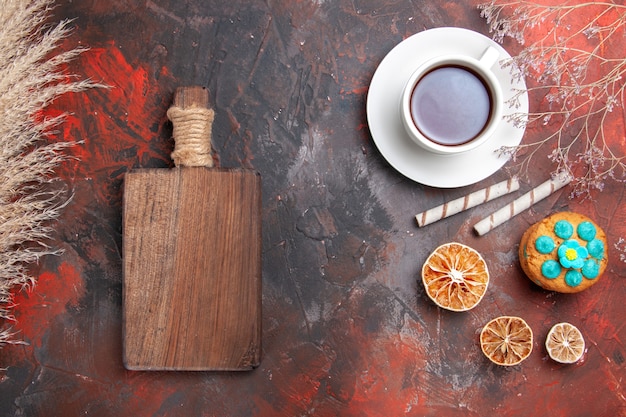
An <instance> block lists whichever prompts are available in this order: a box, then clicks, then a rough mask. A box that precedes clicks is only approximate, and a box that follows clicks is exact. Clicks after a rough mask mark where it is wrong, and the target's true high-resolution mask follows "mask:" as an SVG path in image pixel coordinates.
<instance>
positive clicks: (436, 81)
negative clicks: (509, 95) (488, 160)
mask: <svg viewBox="0 0 626 417" xmlns="http://www.w3.org/2000/svg"><path fill="white" fill-rule="evenodd" d="M499 57H500V53H499V51H498V50H497V49H496V48H494V47H492V46H490V47H488V48H487V49H485V51H484V52H483V54H482V56H481V57H480V58H479V59H476V58H473V57H470V56H466V55H462V54H454V55H442V56H438V57H435V58H432V59H430V60H428V61H427V62H425V63H424V64H422V65H421V66H420V67H419V68H417V70H416V71H415V72H414V73H413V74H412V75H411V77H410V78H409V80H408V82H407V84H406V87H405V88H404V92H403V94H402V98H401V110H400V114H401V117H402V122H403V124H404V127H405V129H406V131H407V133H408V134H409V136H410V137H411V139H413V141H415V142H416V143H417V144H418V145H419V146H421V147H422V148H424V149H426V150H427V151H430V152H434V153H437V154H443V155H454V154H458V153H461V152H467V151H469V150H471V149H474V148H476V147H478V146H480V145H481V144H483V143H484V142H485V141H487V140H489V139H490V138H491V137H492V136H493V134H494V131H495V130H496V129H497V127H498V125H499V123H500V122H501V121H502V112H503V107H504V102H503V98H502V89H501V87H500V83H499V81H498V79H497V78H496V76H495V74H494V73H493V71H492V67H493V66H494V65H495V63H496V62H497V61H498V59H499Z"/></svg>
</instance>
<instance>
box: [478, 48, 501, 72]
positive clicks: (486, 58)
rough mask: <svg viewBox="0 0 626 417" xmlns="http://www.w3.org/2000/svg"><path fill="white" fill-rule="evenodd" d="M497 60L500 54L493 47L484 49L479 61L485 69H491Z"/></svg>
mask: <svg viewBox="0 0 626 417" xmlns="http://www.w3.org/2000/svg"><path fill="white" fill-rule="evenodd" d="M498 58H500V52H499V51H498V50H497V49H496V48H494V47H493V46H490V47H488V48H487V49H485V52H483V54H482V56H481V57H480V59H479V61H480V63H481V64H482V65H484V66H485V68H491V67H493V64H495V63H496V62H497V61H498Z"/></svg>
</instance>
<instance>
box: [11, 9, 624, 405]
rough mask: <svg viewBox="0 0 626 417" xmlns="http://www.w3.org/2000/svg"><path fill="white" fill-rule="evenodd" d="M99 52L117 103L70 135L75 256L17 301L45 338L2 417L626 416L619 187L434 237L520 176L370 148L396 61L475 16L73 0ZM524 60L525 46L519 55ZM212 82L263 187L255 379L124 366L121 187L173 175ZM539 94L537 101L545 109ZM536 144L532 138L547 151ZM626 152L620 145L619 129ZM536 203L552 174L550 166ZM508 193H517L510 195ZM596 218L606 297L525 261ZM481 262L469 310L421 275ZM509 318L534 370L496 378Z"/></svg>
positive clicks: (49, 261) (72, 41)
mask: <svg viewBox="0 0 626 417" xmlns="http://www.w3.org/2000/svg"><path fill="white" fill-rule="evenodd" d="M58 4H59V7H57V8H56V9H55V10H54V13H55V15H56V17H58V18H61V17H66V18H72V19H75V20H74V25H75V27H76V29H75V31H74V32H73V34H72V35H71V36H70V37H69V38H68V39H67V40H66V41H65V43H64V45H63V47H64V48H67V49H69V48H71V47H74V46H76V45H79V44H80V45H82V46H88V47H90V48H91V49H90V51H88V52H86V53H85V54H84V55H83V56H82V57H81V58H79V59H78V61H77V62H76V63H74V64H73V65H72V68H71V69H72V70H74V71H76V72H77V73H79V74H80V75H82V76H84V77H91V78H93V79H95V80H102V81H104V82H106V83H108V84H110V85H111V86H113V88H112V89H110V90H98V91H91V92H89V93H87V94H80V95H71V96H68V97H64V98H63V99H60V100H58V101H57V102H55V103H54V105H53V106H52V108H51V109H50V110H49V113H50V114H58V113H59V112H62V111H70V112H71V114H70V116H69V118H68V121H67V123H66V124H65V125H64V126H63V129H62V131H61V132H60V134H59V137H60V139H67V140H69V139H72V140H84V141H85V144H84V145H83V146H81V147H80V148H77V149H75V150H74V152H75V154H76V156H78V157H79V158H80V160H76V161H72V162H71V163H68V164H67V165H66V166H64V167H63V168H62V170H61V175H62V177H63V179H64V182H65V183H66V184H67V186H68V187H69V189H71V190H72V192H73V193H74V199H73V201H72V203H71V205H69V206H68V207H67V209H66V211H65V212H64V215H63V217H62V218H61V219H60V221H59V223H58V224H57V225H56V229H57V230H58V236H57V237H58V245H59V246H60V247H62V248H63V249H65V254H64V255H63V256H60V257H51V258H46V259H44V260H42V262H41V264H40V265H38V266H37V271H38V277H39V279H38V285H37V287H36V288H35V290H34V291H33V292H30V293H26V292H24V293H20V294H18V295H17V297H16V301H17V302H18V304H19V305H18V306H17V308H16V310H15V315H16V318H17V320H18V321H17V324H16V329H17V330H19V331H20V332H21V333H20V335H21V337H23V339H24V340H25V341H26V342H28V345H18V346H10V347H5V348H4V349H2V351H0V366H1V367H3V368H6V370H5V371H4V372H3V374H2V378H1V380H0V393H1V395H0V415H3V416H13V415H17V416H51V415H58V416H78V415H90V416H399V415H410V416H425V415H433V416H434V415H437V416H443V415H445V416H448V415H449V416H485V415H500V416H518V415H536V416H543V415H547V413H548V411H547V410H550V411H549V414H550V415H554V416H615V415H625V414H626V394H625V391H626V389H625V386H626V380H625V379H626V378H625V377H626V364H625V359H624V358H625V356H626V347H625V343H626V327H625V326H624V318H625V316H626V304H625V303H624V296H625V295H626V289H625V288H626V286H625V285H624V276H625V274H626V268H625V267H624V265H625V264H624V263H623V262H621V261H620V260H619V253H618V252H617V251H616V250H615V249H614V246H613V244H614V243H616V242H617V241H618V239H619V237H620V236H626V227H625V226H624V225H625V224H626V207H625V204H624V201H625V200H624V198H625V197H624V187H623V185H622V184H617V183H610V184H609V185H607V188H606V189H605V191H604V192H603V193H600V194H597V195H594V198H593V199H588V200H584V201H579V200H574V201H572V200H570V199H568V191H567V189H565V190H563V191H562V192H559V193H557V194H555V195H553V196H551V197H549V198H547V199H546V200H544V201H542V202H540V203H539V204H537V205H536V206H535V207H533V209H531V210H529V211H527V212H524V213H523V214H521V215H519V216H518V217H516V218H515V219H514V220H512V221H509V222H508V223H506V224H505V225H503V226H501V227H500V228H498V229H497V230H495V231H493V232H491V233H489V234H488V235H486V236H484V237H477V236H476V235H475V234H474V233H473V232H472V226H473V225H474V224H475V223H476V222H477V221H478V220H480V219H482V218H483V217H484V216H486V215H487V214H489V213H491V212H492V211H493V210H494V209H496V208H497V207H499V206H500V204H501V203H502V202H504V201H494V202H490V203H488V204H486V205H484V206H481V207H477V208H475V209H472V210H471V211H468V212H467V213H464V214H461V215H457V216H454V217H451V218H449V219H447V220H445V221H442V222H439V223H436V224H433V225H430V226H428V227H426V228H422V229H420V228H418V227H417V226H416V224H415V219H414V215H415V214H416V213H418V212H420V211H423V210H425V209H427V208H430V207H432V206H435V205H437V204H440V203H442V202H444V201H449V200H451V199H453V198H457V197H460V196H462V195H464V194H466V193H468V192H470V191H475V190H477V189H479V188H482V187H484V186H486V185H489V184H492V183H495V182H498V181H502V180H505V179H507V178H508V174H507V172H506V171H505V170H502V171H499V172H498V173H496V174H494V175H493V176H492V177H490V178H488V179H486V180H484V181H482V182H481V183H478V184H476V185H473V186H469V187H464V188H462V189H454V190H440V189H435V188H429V187H425V186H422V185H420V184H416V183H414V182H412V181H410V180H408V179H406V178H404V177H402V176H401V175H399V174H398V173H397V172H395V171H394V170H393V169H392V168H391V167H390V166H389V165H388V164H387V163H386V162H385V160H384V159H383V158H382V157H381V156H380V154H379V153H378V151H377V150H376V147H375V146H374V143H373V141H372V138H371V136H370V134H369V130H368V127H367V122H366V118H365V103H366V95H367V91H368V85H369V81H370V79H371V77H372V75H373V73H374V70H375V69H376V67H377V65H378V64H379V63H380V61H381V60H382V59H383V57H384V56H385V55H386V54H387V53H388V52H389V51H390V50H391V48H392V47H393V46H395V45H396V44H398V43H399V42H400V41H402V40H403V39H405V38H406V37H408V36H410V35H412V34H414V33H417V32H419V31H422V30H425V29H428V28H434V27H441V26H460V27H467V28H471V29H474V30H476V31H479V32H482V33H486V25H485V22H484V21H483V20H482V19H481V18H480V16H479V12H478V11H477V10H476V8H475V7H474V5H472V4H471V2H466V1H450V2H443V1H430V2H429V1H425V2H409V1H395V0H372V1H335V0H327V1H312V0H297V1H287V0H278V1H270V2H268V1H257V0H252V1H248V0H247V1H241V0H233V1H228V2H223V1H199V0H198V1H196V0H190V1H185V2H180V1H141V2H140V1H119V0H113V1H109V2H104V1H95V0H93V1H81V2H77V1H60V2H59V3H58ZM504 46H505V47H507V48H508V49H509V50H510V51H511V52H512V53H515V51H516V50H519V46H518V45H517V44H515V43H508V42H507V43H505V45H504ZM190 84H199V85H204V86H206V87H208V88H209V90H210V91H211V99H212V102H213V103H214V107H215V110H216V119H215V123H214V137H213V146H214V149H215V150H216V151H217V153H218V154H219V160H218V165H219V166H221V167H225V168H232V167H243V168H250V169H254V170H257V171H258V172H259V173H260V174H261V178H262V195H263V200H262V207H263V210H262V221H263V224H262V230H263V240H262V250H263V271H262V272H263V317H262V324H263V334H262V341H263V360H262V362H261V364H260V366H259V367H258V368H257V369H255V370H254V371H252V372H245V373H220V372H136V371H127V370H125V369H124V366H123V363H122V264H123V260H122V250H121V247H122V224H121V219H122V195H123V180H124V175H125V173H126V172H128V171H129V170H130V169H132V168H168V167H170V166H171V162H170V160H169V154H170V152H171V150H172V146H173V144H172V142H171V125H170V124H169V123H168V121H167V119H166V116H165V112H166V110H167V108H168V106H169V105H170V102H171V97H172V95H173V92H174V90H175V88H176V87H177V86H179V85H190ZM539 99H540V98H536V97H535V98H531V106H532V105H535V104H537V101H538V100H539ZM541 134H542V132H541V131H539V130H532V131H529V132H527V135H528V138H529V139H531V138H538V137H540V136H541ZM615 140H619V137H617V138H616V139H615ZM538 161H540V162H538V163H537V164H536V166H535V167H534V171H533V172H532V173H531V176H530V178H529V179H528V181H525V182H524V183H523V184H522V190H520V191H526V190H528V189H529V188H530V187H531V186H532V185H536V184H538V183H540V182H542V181H543V180H544V179H545V178H547V175H548V173H549V172H550V171H551V169H552V167H551V166H550V164H549V161H548V160H547V159H545V160H544V159H539V160H538ZM506 201H509V200H506ZM564 209H570V210H575V211H579V212H582V213H583V214H586V215H588V216H590V217H592V218H594V219H595V220H596V221H597V222H598V224H600V225H601V226H602V227H603V228H604V229H605V230H606V231H607V234H608V238H609V242H610V243H609V251H610V256H611V257H612V258H611V261H610V263H609V266H608V268H607V272H606V273H605V275H604V276H603V277H602V278H601V281H599V282H598V283H597V284H596V285H595V286H594V287H592V288H591V289H589V290H587V291H584V292H582V293H580V294H576V295H567V294H564V295H562V294H555V293H550V292H546V291H544V290H541V289H539V288H538V287H536V286H535V285H533V284H532V283H531V282H530V281H529V280H528V279H526V278H525V277H524V276H523V274H522V272H521V269H520V267H519V266H518V263H517V249H518V243H519V239H520V237H521V235H522V233H523V231H524V230H525V229H526V228H527V227H528V226H529V225H531V224H532V223H534V222H535V221H538V220H540V219H541V218H543V217H544V216H546V215H548V214H550V213H551V212H554V211H557V210H564ZM453 240H456V241H459V242H462V243H465V244H467V245H469V246H472V247H474V248H475V249H477V250H478V251H480V252H481V253H483V254H484V256H485V259H486V261H487V262H488V265H489V270H490V272H491V274H492V279H491V282H490V287H489V289H488V291H487V294H486V296H485V298H484V299H483V300H482V302H481V304H480V305H479V306H478V307H477V308H475V309H474V310H472V311H470V312H467V313H461V314H459V313H452V312H446V311H443V310H441V309H439V308H437V307H436V306H435V305H434V304H433V303H432V302H431V301H429V299H428V297H427V296H426V294H425V293H424V289H423V288H422V286H421V285H420V284H419V282H418V280H419V271H420V269H421V265H422V263H423V262H424V260H425V259H426V257H427V256H428V254H429V253H430V252H431V251H432V250H433V249H434V248H435V247H437V246H438V245H439V244H442V243H445V242H448V241H453ZM500 315H518V316H521V317H523V318H524V319H525V320H526V321H527V322H528V323H529V325H530V326H531V327H532V328H533V332H534V333H535V334H536V335H537V340H536V342H535V346H534V351H533V353H532V355H531V356H530V357H529V358H528V359H527V360H526V361H525V362H524V363H522V364H521V365H519V366H516V367H513V368H507V369H504V368H500V367H497V366H495V365H493V364H491V363H490V362H489V361H488V360H487V359H486V358H485V357H484V356H483V355H482V353H481V351H480V348H479V346H478V332H479V331H480V329H481V328H482V326H483V325H484V324H485V323H487V322H488V321H489V320H490V319H492V318H494V317H496V316H500ZM560 321H570V322H572V323H574V324H576V325H577V326H578V327H579V328H580V330H581V331H582V333H583V335H584V336H585V337H586V340H587V344H588V351H587V352H586V354H585V357H584V361H582V362H581V363H578V364H575V365H570V366H565V365H559V364H556V363H554V362H552V361H551V360H550V359H549V358H548V357H547V353H546V352H545V348H544V347H543V338H544V337H545V335H546V334H547V332H548V330H549V329H550V327H551V326H552V325H553V324H555V323H557V322H560Z"/></svg>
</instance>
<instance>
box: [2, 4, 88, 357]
mask: <svg viewBox="0 0 626 417" xmlns="http://www.w3.org/2000/svg"><path fill="white" fill-rule="evenodd" d="M52 4H53V0H34V1H1V2H0V5H1V7H2V9H1V10H0V39H1V40H2V45H3V46H2V48H0V109H1V110H2V113H1V114H2V116H1V117H0V320H2V321H7V322H10V321H12V320H13V316H12V314H11V309H12V308H13V307H14V305H13V292H12V291H14V290H19V289H23V288H30V287H32V286H34V284H35V281H36V280H35V278H34V277H33V276H31V274H30V273H29V270H28V265H29V264H32V263H34V262H37V260H39V259H40V258H41V257H42V256H44V255H49V254H58V253H59V251H58V250H57V249H54V248H51V247H49V246H48V244H47V243H46V242H47V241H48V240H49V236H50V233H51V231H52V229H51V226H50V224H49V222H50V221H51V220H53V219H56V218H57V217H58V216H59V214H60V212H61V210H62V209H63V208H64V206H65V205H66V204H67V201H68V197H67V195H66V192H65V191H64V190H62V189H61V190H59V189H58V187H57V189H55V187H52V186H51V183H52V182H53V180H54V171H55V168H56V167H57V166H58V165H59V164H60V163H62V162H63V161H64V160H66V159H67V158H68V157H69V156H68V155H67V154H66V153H65V152H64V151H65V150H66V149H67V148H68V147H70V146H73V145H75V143H71V142H57V143H54V142H49V141H48V140H47V139H49V138H50V133H51V129H53V128H54V127H56V126H58V125H59V124H60V123H62V122H63V120H64V119H63V117H54V118H46V117H42V114H43V113H42V111H43V110H44V109H45V108H46V107H47V106H48V105H49V104H50V103H52V101H53V100H54V99H56V98H57V97H59V96H61V95H63V94H65V93H68V92H79V91H84V90H85V89H87V88H91V87H96V86H100V85H99V84H96V83H93V82H91V81H88V80H83V81H79V80H76V79H75V78H74V77H73V76H71V75H68V74H66V73H65V71H63V67H64V65H65V64H66V63H67V62H69V61H70V60H72V59H73V58H75V57H76V56H78V55H79V54H80V53H82V52H83V51H84V49H83V48H77V49H73V50H71V51H66V52H60V53H57V54H55V53H54V50H55V49H56V48H57V46H58V44H59V43H60V42H61V40H63V39H64V38H65V37H67V36H68V34H69V32H70V27H69V22H68V21H63V22H61V23H59V24H58V25H57V26H55V27H52V28H48V29H46V28H44V24H45V22H46V20H47V19H48V16H49V11H50V8H51V7H52ZM6 343H21V342H19V341H16V340H15V333H14V332H13V330H12V329H11V328H10V326H9V325H7V324H5V323H0V347H2V346H3V345H5V344H6Z"/></svg>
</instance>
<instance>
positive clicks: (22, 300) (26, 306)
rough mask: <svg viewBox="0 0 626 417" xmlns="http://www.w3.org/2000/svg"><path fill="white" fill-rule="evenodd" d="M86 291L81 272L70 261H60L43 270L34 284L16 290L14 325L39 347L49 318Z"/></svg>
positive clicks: (71, 304) (77, 299)
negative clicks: (58, 264) (30, 286)
mask: <svg viewBox="0 0 626 417" xmlns="http://www.w3.org/2000/svg"><path fill="white" fill-rule="evenodd" d="M83 293H84V286H83V280H82V278H81V276H80V273H79V272H78V271H77V270H76V269H75V268H74V266H72V265H70V264H69V263H67V262H63V263H61V265H60V266H59V268H58V269H57V270H56V271H46V272H43V273H42V274H41V275H40V276H39V277H38V279H37V284H36V285H35V287H34V288H30V289H28V290H22V291H19V292H17V293H16V294H15V303H16V307H15V311H14V313H15V318H16V320H17V324H16V326H15V329H16V330H17V331H19V332H20V336H19V337H20V338H24V339H25V340H27V341H29V342H30V343H34V344H35V346H37V347H40V346H41V343H42V336H43V335H44V333H45V332H46V330H48V329H49V328H50V322H51V321H52V320H54V318H55V317H56V316H57V315H59V314H61V313H63V312H65V310H66V308H67V307H68V306H76V305H77V304H78V302H79V300H80V297H81V296H82V295H83Z"/></svg>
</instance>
